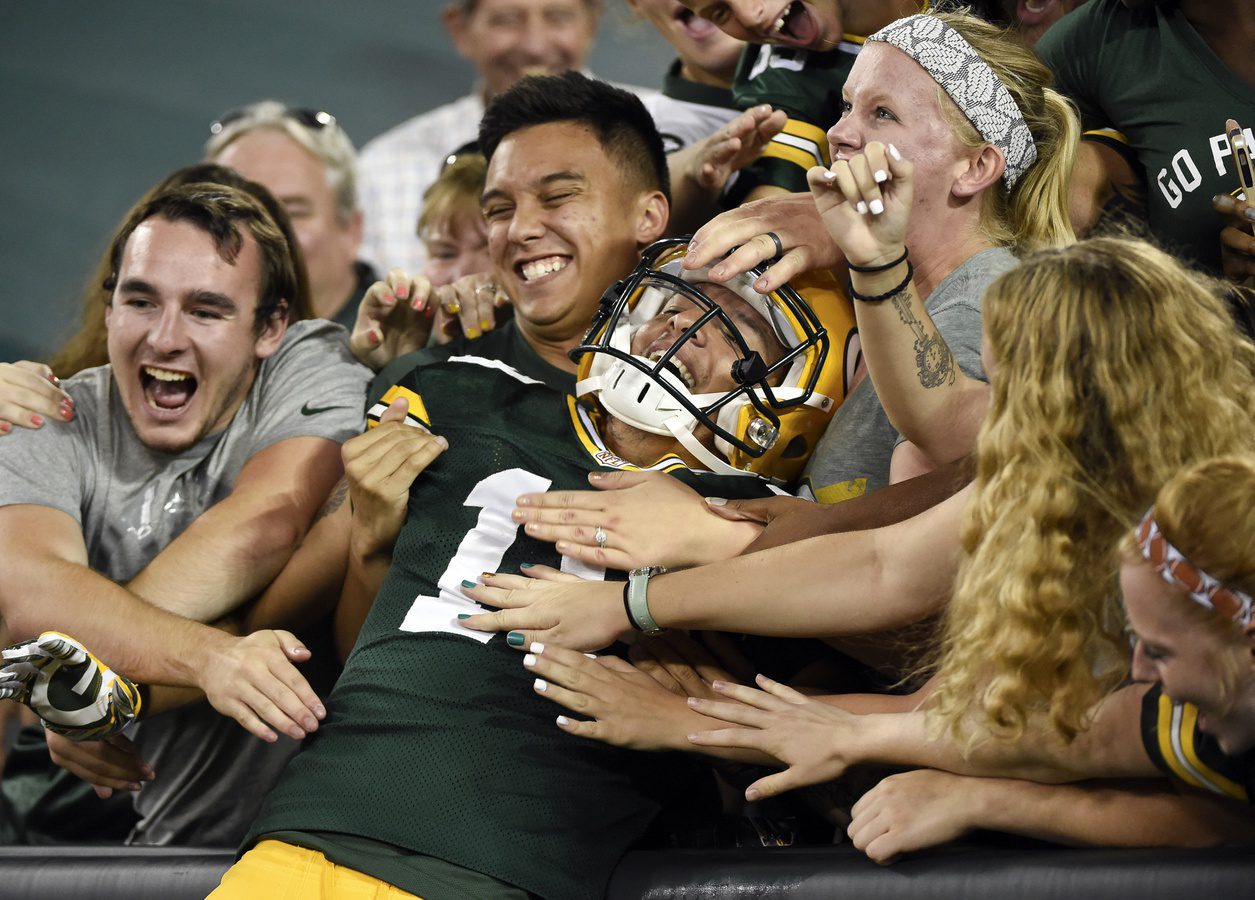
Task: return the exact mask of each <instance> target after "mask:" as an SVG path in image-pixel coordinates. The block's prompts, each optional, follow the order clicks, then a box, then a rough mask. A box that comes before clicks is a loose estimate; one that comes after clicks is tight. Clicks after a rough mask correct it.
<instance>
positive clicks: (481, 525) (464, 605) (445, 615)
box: [401, 469, 606, 643]
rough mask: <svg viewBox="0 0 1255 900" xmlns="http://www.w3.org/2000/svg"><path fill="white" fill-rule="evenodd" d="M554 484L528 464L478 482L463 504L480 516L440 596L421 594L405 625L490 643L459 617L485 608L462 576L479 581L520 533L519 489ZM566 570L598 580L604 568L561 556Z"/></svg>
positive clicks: (521, 491)
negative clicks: (516, 516)
mask: <svg viewBox="0 0 1255 900" xmlns="http://www.w3.org/2000/svg"><path fill="white" fill-rule="evenodd" d="M551 484H553V482H552V481H550V480H549V479H548V478H543V477H541V476H540V475H537V474H535V473H534V472H528V471H527V470H525V469H506V470H505V471H503V472H494V473H493V474H491V475H489V476H488V477H487V478H485V479H483V480H482V481H480V482H479V484H477V485H475V487H474V488H473V489H472V490H471V492H470V494H469V495H468V496H467V498H466V501H465V503H463V506H474V507H479V508H480V513H479V520H478V521H477V522H476V523H475V527H474V528H472V529H471V530H470V531H468V532H467V533H466V536H465V537H463V538H462V543H461V544H459V545H458V550H457V553H455V554H453V559H451V560H449V565H448V567H447V568H445V570H444V574H443V575H441V576H440V580H439V581H438V582H437V587H439V589H440V596H438V597H427V596H418V597H415V598H414V602H413V604H411V606H410V610H409V612H408V613H406V615H405V620H404V621H403V622H402V623H401V630H402V631H447V632H449V633H450V634H456V635H458V636H459V637H467V638H471V639H472V640H476V641H479V642H480V643H487V641H488V640H489V639H490V638H491V637H492V635H491V634H486V633H481V632H478V631H469V630H467V629H465V628H463V627H461V626H460V625H459V624H457V623H458V613H471V614H472V615H474V614H476V613H482V612H487V610H485V609H484V608H483V607H482V606H480V605H479V604H478V603H476V602H475V601H474V600H471V599H470V598H469V597H466V596H464V595H463V593H462V581H463V579H465V580H466V581H476V580H478V578H479V574H480V573H481V572H495V571H497V570H498V569H499V568H500V567H501V560H502V558H503V557H504V556H505V553H506V551H507V550H509V549H510V545H511V544H513V543H514V541H515V538H516V536H517V535H518V529H519V526H518V523H516V522H515V521H514V520H513V519H511V518H510V513H511V512H512V511H513V509H514V499H515V498H516V497H518V495H519V494H527V493H538V492H540V491H547V490H549V486H550V485H551ZM562 571H563V572H571V573H572V574H574V575H579V576H580V577H581V578H589V579H594V580H597V581H600V580H601V579H602V578H604V577H605V574H606V570H605V569H602V568H598V567H595V566H589V565H586V564H584V563H582V562H579V561H578V560H574V559H567V558H566V557H565V556H564V557H562Z"/></svg>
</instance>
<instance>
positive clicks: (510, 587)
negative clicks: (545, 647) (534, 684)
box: [461, 566, 632, 651]
mask: <svg viewBox="0 0 1255 900" xmlns="http://www.w3.org/2000/svg"><path fill="white" fill-rule="evenodd" d="M526 571H527V575H526V576H522V575H499V574H498V575H485V576H482V577H483V581H484V584H482V585H478V586H470V587H463V592H464V593H465V594H466V596H468V597H470V598H471V599H472V600H474V601H475V602H476V603H480V604H482V605H483V606H492V607H496V608H497V612H493V613H483V614H482V615H478V616H468V617H467V618H465V619H461V625H462V627H464V628H469V629H470V630H471V631H507V632H509V634H507V635H506V639H507V641H508V642H509V644H510V646H511V647H515V648H517V649H519V650H522V649H523V648H525V647H527V646H529V645H531V644H533V643H538V642H539V643H542V644H544V643H550V644H558V645H559V646H562V647H570V648H572V649H574V650H585V651H592V650H600V649H602V648H603V647H609V646H610V645H611V644H613V643H614V642H615V641H616V640H618V639H619V635H621V634H625V633H627V632H629V631H631V630H632V624H631V623H630V622H629V621H628V619H627V613H625V612H624V611H623V585H622V584H619V583H614V582H604V581H583V580H581V579H579V578H576V577H575V576H573V575H568V574H566V573H564V572H559V571H558V570H557V569H552V568H550V567H548V566H531V567H529V568H528V569H527V570H526Z"/></svg>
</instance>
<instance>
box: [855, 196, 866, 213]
mask: <svg viewBox="0 0 1255 900" xmlns="http://www.w3.org/2000/svg"><path fill="white" fill-rule="evenodd" d="M854 211H855V212H856V213H858V214H859V215H860V216H862V215H866V214H867V204H866V203H864V202H863V201H862V200H860V201H858V203H855V204H854Z"/></svg>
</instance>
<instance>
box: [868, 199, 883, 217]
mask: <svg viewBox="0 0 1255 900" xmlns="http://www.w3.org/2000/svg"><path fill="white" fill-rule="evenodd" d="M867 207H868V209H870V210H871V211H872V215H873V216H878V215H880V214H881V213H882V212H884V211H885V205H884V204H883V203H881V202H880V201H879V200H873V201H872V202H871V203H869V204H867Z"/></svg>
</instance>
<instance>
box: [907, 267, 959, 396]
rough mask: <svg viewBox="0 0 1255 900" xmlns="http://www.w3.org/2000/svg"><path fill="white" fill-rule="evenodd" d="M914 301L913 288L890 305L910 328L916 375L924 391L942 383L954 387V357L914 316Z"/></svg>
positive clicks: (934, 332) (933, 332) (935, 335)
mask: <svg viewBox="0 0 1255 900" xmlns="http://www.w3.org/2000/svg"><path fill="white" fill-rule="evenodd" d="M914 299H915V286H914V285H910V286H908V287H907V288H906V290H904V291H902V292H901V293H898V294H896V295H894V297H893V298H892V300H891V302H892V303H893V308H894V309H896V310H897V311H898V318H899V319H901V320H902V324H903V325H905V326H906V327H907V328H909V329H911V333H912V334H914V335H915V368H916V371H917V373H918V374H919V383H920V384H922V385H923V386H924V387H926V388H935V387H941V386H942V385H943V384H954V379H955V371H954V354H952V353H951V352H950V347H949V346H948V345H947V344H946V341H945V338H943V337H942V336H941V335H940V334H939V333H938V332H937V331H936V329H934V328H926V327H925V326H924V323H923V322H921V321H920V320H919V319H918V318H916V316H915V312H914V311H913V310H912V309H911V303H912V301H913V300H914Z"/></svg>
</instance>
